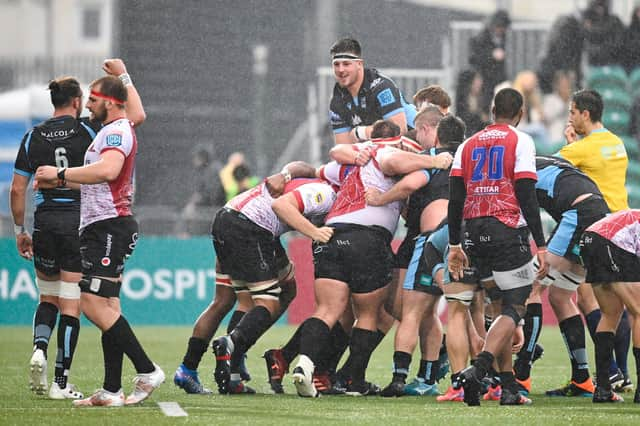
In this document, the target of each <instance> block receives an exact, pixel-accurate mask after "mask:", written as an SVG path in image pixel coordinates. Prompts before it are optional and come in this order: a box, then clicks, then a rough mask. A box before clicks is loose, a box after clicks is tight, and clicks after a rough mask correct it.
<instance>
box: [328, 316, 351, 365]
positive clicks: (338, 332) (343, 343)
mask: <svg viewBox="0 0 640 426" xmlns="http://www.w3.org/2000/svg"><path fill="white" fill-rule="evenodd" d="M348 347H349V335H348V334H347V333H346V332H345V331H344V328H342V324H340V323H339V322H337V323H336V325H334V326H333V328H332V329H331V346H330V348H329V352H328V354H327V360H326V369H327V371H329V372H335V371H336V369H337V368H338V363H339V362H340V359H342V355H344V351H346V350H347V348H348Z"/></svg>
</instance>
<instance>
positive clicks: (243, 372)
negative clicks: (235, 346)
mask: <svg viewBox="0 0 640 426" xmlns="http://www.w3.org/2000/svg"><path fill="white" fill-rule="evenodd" d="M240 378H241V379H242V380H244V381H245V382H250V381H251V373H249V369H248V368H247V354H246V353H244V354H242V359H241V360H240Z"/></svg>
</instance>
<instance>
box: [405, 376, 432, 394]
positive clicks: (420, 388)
mask: <svg viewBox="0 0 640 426" xmlns="http://www.w3.org/2000/svg"><path fill="white" fill-rule="evenodd" d="M404 393H405V394H406V395H413V396H438V395H440V391H439V390H438V385H437V384H435V383H434V384H432V385H430V384H428V383H427V382H426V381H425V380H424V379H422V378H420V377H416V378H415V379H413V381H412V382H411V383H409V384H407V385H406V386H405V387H404Z"/></svg>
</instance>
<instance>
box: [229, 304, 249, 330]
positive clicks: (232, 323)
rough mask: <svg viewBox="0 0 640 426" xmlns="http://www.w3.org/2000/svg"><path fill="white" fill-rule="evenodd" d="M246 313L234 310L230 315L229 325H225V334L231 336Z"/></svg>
mask: <svg viewBox="0 0 640 426" xmlns="http://www.w3.org/2000/svg"><path fill="white" fill-rule="evenodd" d="M244 314H246V312H243V311H239V310H237V309H236V310H235V311H234V312H233V314H232V315H231V319H230V320H229V324H227V334H231V332H232V331H233V329H234V328H236V326H237V325H238V323H239V322H240V320H241V319H242V317H244Z"/></svg>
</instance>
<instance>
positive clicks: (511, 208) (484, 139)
mask: <svg viewBox="0 0 640 426" xmlns="http://www.w3.org/2000/svg"><path fill="white" fill-rule="evenodd" d="M451 176H460V177H462V178H463V179H464V184H465V188H466V191H467V196H466V199H465V202H464V211H463V215H464V219H475V218H479V217H495V218H496V219H498V220H500V221H501V222H502V223H504V224H505V225H507V226H509V227H512V228H519V227H522V226H525V225H526V222H525V220H524V217H523V216H522V211H521V210H520V204H519V203H518V199H517V198H516V193H515V182H516V180H518V179H523V178H528V179H533V180H537V175H536V151H535V145H534V142H533V139H531V137H530V136H529V135H527V134H525V133H523V132H520V131H519V130H517V129H515V128H514V127H512V126H509V125H507V124H493V125H490V126H487V127H486V128H485V129H484V130H481V131H480V132H478V133H476V134H475V135H473V136H472V137H470V138H469V139H467V140H466V141H465V142H464V143H463V144H462V145H460V147H459V148H458V150H457V152H456V155H455V157H454V160H453V166H452V167H451Z"/></svg>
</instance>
